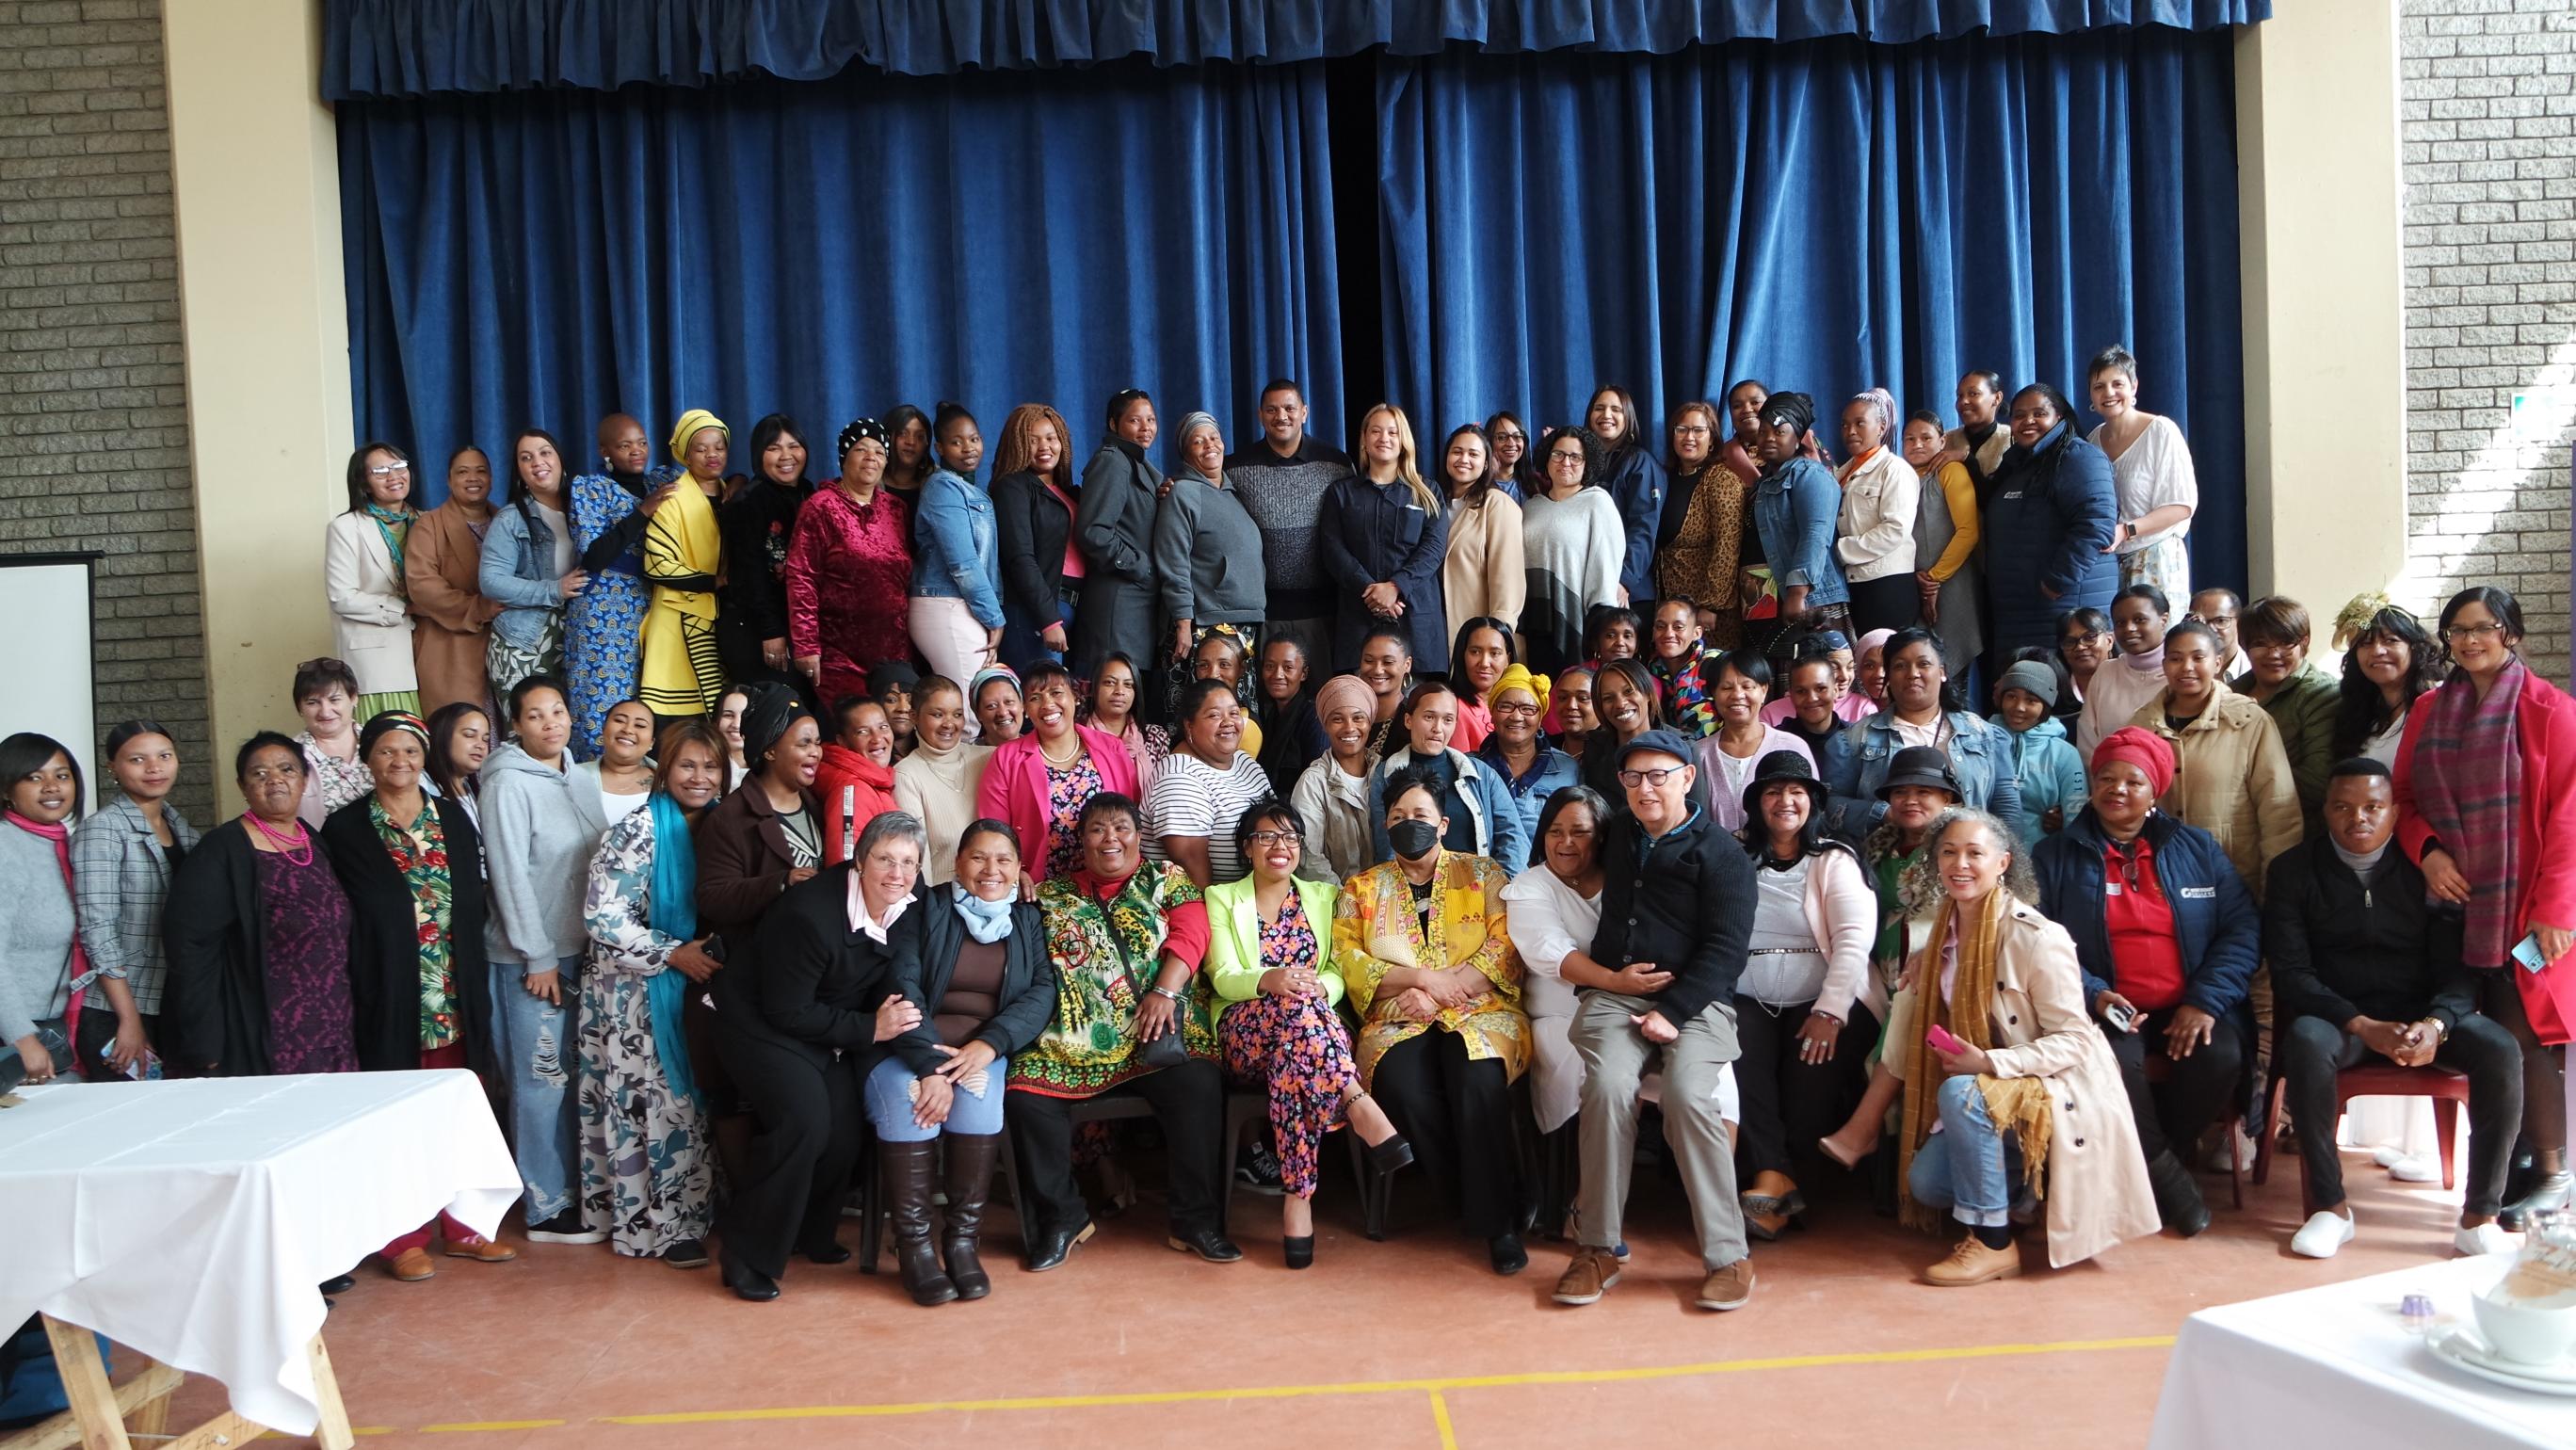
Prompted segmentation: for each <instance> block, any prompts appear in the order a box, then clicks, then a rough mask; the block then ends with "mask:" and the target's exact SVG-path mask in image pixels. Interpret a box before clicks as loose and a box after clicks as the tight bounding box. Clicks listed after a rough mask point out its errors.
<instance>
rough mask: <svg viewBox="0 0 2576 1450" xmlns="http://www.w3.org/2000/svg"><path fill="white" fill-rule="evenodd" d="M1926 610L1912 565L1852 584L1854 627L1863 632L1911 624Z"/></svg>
mask: <svg viewBox="0 0 2576 1450" xmlns="http://www.w3.org/2000/svg"><path fill="white" fill-rule="evenodd" d="M1922 613H1923V593H1922V591H1921V590H1919V589H1917V588H1916V587H1915V584H1914V571H1913V570H1911V569H1908V570H1906V571H1904V572H1903V573H1899V574H1890V575H1888V576H1887V577H1886V578H1884V579H1872V580H1870V581H1869V582H1867V583H1865V584H1854V585H1852V586H1851V618H1852V628H1854V629H1857V630H1859V631H1860V632H1861V633H1862V634H1868V633H1870V632H1871V631H1873V630H1880V629H1904V628H1907V627H1908V626H1910V625H1912V624H1913V623H1914V621H1915V620H1916V619H1917V618H1919V617H1921V615H1922Z"/></svg>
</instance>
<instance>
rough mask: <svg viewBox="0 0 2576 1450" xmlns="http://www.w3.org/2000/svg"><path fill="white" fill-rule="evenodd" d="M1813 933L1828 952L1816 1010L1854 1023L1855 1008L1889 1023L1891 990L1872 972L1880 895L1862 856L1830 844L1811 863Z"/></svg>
mask: <svg viewBox="0 0 2576 1450" xmlns="http://www.w3.org/2000/svg"><path fill="white" fill-rule="evenodd" d="M1807 929H1808V930H1810V931H1812V932H1814V933H1815V934H1816V941H1817V943H1818V944H1819V945H1821V946H1822V947H1823V948H1824V949H1825V986H1824V990H1823V991H1821V992H1818V993H1817V994H1816V1006H1815V1010H1816V1011H1818V1012H1822V1013H1824V1014H1826V1015H1827V1016H1829V1017H1836V1018H1840V1019H1841V1020H1843V1021H1845V1022H1849V1021H1850V1020H1851V1011H1852V1004H1853V1003H1854V1002H1858V1003H1859V1004H1860V1005H1861V1006H1863V1007H1867V1008H1868V1009H1869V1015H1871V1016H1872V1017H1875V1018H1877V1019H1878V1020H1879V1021H1880V1022H1882V1023H1883V1022H1885V1021H1886V1020H1887V989H1886V988H1885V987H1884V986H1882V985H1880V983H1879V980H1878V973H1876V972H1873V971H1871V970H1870V969H1869V948H1870V942H1871V940H1872V939H1873V938H1875V937H1876V936H1877V935H1878V893H1877V892H1875V891H1873V890H1871V889H1870V884H1869V873H1868V872H1867V871H1864V870H1862V869H1861V864H1860V857H1859V856H1857V855H1855V854H1854V853H1853V852H1852V851H1851V850H1850V849H1848V848H1847V847H1844V846H1840V845H1829V846H1827V847H1825V848H1824V849H1823V850H1821V851H1818V852H1816V853H1815V854H1814V855H1812V856H1809V857H1808V858H1807Z"/></svg>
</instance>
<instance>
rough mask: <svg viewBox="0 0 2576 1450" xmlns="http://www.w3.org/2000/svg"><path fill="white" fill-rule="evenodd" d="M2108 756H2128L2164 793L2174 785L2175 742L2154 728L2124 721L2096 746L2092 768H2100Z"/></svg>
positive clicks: (2114, 758) (2158, 789)
mask: <svg viewBox="0 0 2576 1450" xmlns="http://www.w3.org/2000/svg"><path fill="white" fill-rule="evenodd" d="M2106 760H2125V761H2127V762H2129V763H2130V764H2131V765H2134V766H2136V767H2137V768H2138V769H2139V770H2141V771H2143V772H2145V774H2146V777H2147V784H2149V785H2151V786H2154V787H2155V788H2156V794H2157V795H2159V796H2161V795H2163V794H2164V793H2165V792H2166V791H2168V790H2171V789H2172V788H2173V778H2174V751H2173V742H2172V741H2170V740H2167V739H2165V738H2164V737H2163V736H2161V735H2158V734H2157V733H2156V732H2154V731H2153V730H2147V729H2142V728H2141V727H2139V726H2136V725H2123V726H2121V727H2120V728H2119V729H2117V730H2114V731H2112V732H2111V733H2110V734H2108V735H2105V736H2103V737H2102V743H2101V744H2099V745H2096V746H2094V747H2093V769H2095V770H2100V769H2101V768H2102V762H2104V761H2106Z"/></svg>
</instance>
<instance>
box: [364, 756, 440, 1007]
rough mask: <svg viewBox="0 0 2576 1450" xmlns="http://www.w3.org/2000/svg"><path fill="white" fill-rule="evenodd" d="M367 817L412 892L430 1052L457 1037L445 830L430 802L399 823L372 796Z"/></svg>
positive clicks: (380, 802)
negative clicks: (401, 823)
mask: <svg viewBox="0 0 2576 1450" xmlns="http://www.w3.org/2000/svg"><path fill="white" fill-rule="evenodd" d="M367 821H368V824H370V825H372V826H374V827H375V828H376V839H377V840H378V841H379V842H381V843H383V845H384V848H385V854H386V856H388V857H389V858H391V859H392V861H393V863H394V870H396V871H398V872H400V873H401V874H402V880H403V886H404V888H405V889H407V890H409V891H410V892H411V914H412V929H413V933H414V935H415V937H416V938H417V939H418V941H419V943H420V1045H421V1047H422V1048H423V1049H425V1050H428V1051H432V1052H435V1051H436V1050H438V1049H439V1048H442V1047H445V1046H447V1045H448V1044H450V1043H452V1042H455V1041H456V1040H457V1037H458V1029H457V1023H456V1011H457V1006H458V995H457V985H456V939H455V938H454V937H453V936H452V935H450V931H451V929H452V928H453V926H454V922H455V915H456V883H455V880H454V879H453V878H451V877H450V876H449V875H448V874H447V831H446V829H445V828H444V827H442V826H440V825H439V823H438V808H437V806H435V805H424V806H423V807H422V809H421V812H420V814H419V815H416V816H414V817H412V821H411V824H410V825H408V826H398V825H396V824H394V820H393V817H391V816H388V815H386V814H385V803H384V802H383V801H382V800H379V799H375V798H372V797H371V798H369V800H368V802H367Z"/></svg>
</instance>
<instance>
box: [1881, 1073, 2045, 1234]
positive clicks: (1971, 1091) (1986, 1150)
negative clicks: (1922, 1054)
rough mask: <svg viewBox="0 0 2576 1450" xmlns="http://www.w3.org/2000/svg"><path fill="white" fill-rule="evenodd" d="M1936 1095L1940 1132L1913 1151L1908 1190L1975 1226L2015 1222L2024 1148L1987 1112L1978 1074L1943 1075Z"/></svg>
mask: <svg viewBox="0 0 2576 1450" xmlns="http://www.w3.org/2000/svg"><path fill="white" fill-rule="evenodd" d="M1937 1097H1938V1101H1939V1103H1940V1108H1941V1131H1940V1132H1937V1133H1935V1134H1933V1135H1932V1136H1931V1137H1929V1138H1926V1139H1924V1140H1923V1146H1922V1147H1920V1148H1917V1149H1915V1150H1914V1167H1913V1170H1912V1171H1911V1172H1909V1173H1908V1174H1907V1175H1906V1178H1905V1187H1906V1191H1907V1192H1909V1193H1911V1194H1913V1195H1914V1201H1915V1202H1916V1203H1920V1204H1926V1205H1929V1206H1930V1207H1933V1208H1947V1209H1949V1210H1950V1216H1951V1217H1952V1218H1955V1219H1957V1220H1958V1221H1959V1222H1961V1223H1964V1224H1967V1225H1968V1226H1970V1227H1972V1228H2001V1227H2002V1226H2004V1225H2005V1224H2008V1223H2010V1222H2012V1200H2013V1190H2012V1186H2013V1181H2014V1179H2015V1177H2016V1176H2017V1175H2018V1174H2019V1173H2020V1172H2021V1147H2020V1145H2019V1144H2018V1143H2016V1142H2013V1141H2010V1140H2008V1139H2006V1138H2005V1137H2004V1135H2003V1132H2002V1130H2001V1129H1999V1128H1997V1127H1996V1126H1995V1120H1994V1119H1993V1118H1991V1117H1989V1116H1987V1114H1986V1095H1985V1094H1984V1093H1982V1092H1980V1091H1978V1089H1977V1079H1976V1077H1975V1076H1974V1075H1973V1074H1963V1075H1961V1076H1958V1077H1948V1078H1943V1079H1942V1080H1941V1087H1940V1089H1939V1092H1938V1094H1937Z"/></svg>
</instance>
